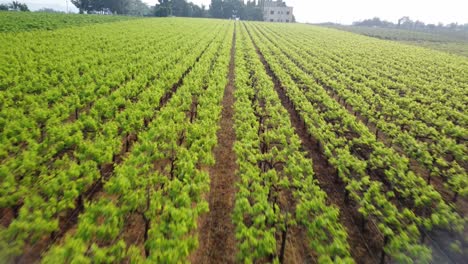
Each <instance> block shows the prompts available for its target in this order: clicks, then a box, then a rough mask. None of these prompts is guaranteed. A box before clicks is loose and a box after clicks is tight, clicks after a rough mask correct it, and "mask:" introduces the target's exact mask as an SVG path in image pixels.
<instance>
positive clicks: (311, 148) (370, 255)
mask: <svg viewBox="0 0 468 264" xmlns="http://www.w3.org/2000/svg"><path fill="white" fill-rule="evenodd" d="M249 35H250V33H249ZM254 45H255V48H256V50H257V54H258V55H259V57H260V60H261V61H262V63H263V64H264V66H265V69H266V71H267V73H268V74H269V75H270V77H271V78H272V79H273V80H274V83H275V89H276V91H277V93H278V95H279V97H280V99H281V103H282V105H283V107H285V108H286V109H287V110H288V112H289V115H290V119H291V123H292V125H293V126H294V128H295V131H296V133H297V134H298V135H299V137H300V138H301V141H302V146H303V148H304V150H305V151H306V152H307V154H308V157H310V158H311V159H312V161H313V166H314V171H315V174H316V177H317V179H318V181H319V185H320V187H321V189H322V190H324V191H325V192H326V193H327V196H328V200H329V201H330V203H331V204H333V205H336V206H338V207H339V208H340V220H341V223H342V224H343V225H344V226H345V227H346V230H347V233H348V243H349V244H350V250H351V255H352V257H353V258H354V260H355V261H356V262H357V263H379V256H378V253H380V252H381V250H382V244H383V241H382V238H381V236H380V233H378V231H377V230H376V229H375V228H371V226H369V225H370V224H367V225H366V229H365V232H364V234H363V233H362V232H361V231H360V228H359V227H358V224H357V219H359V214H358V212H357V210H356V209H355V208H353V207H352V206H350V205H346V204H345V202H344V200H345V199H344V192H343V191H342V190H344V188H345V186H344V184H342V183H336V182H335V181H334V175H335V174H336V171H335V170H334V169H333V168H332V167H331V166H330V165H329V164H328V162H327V159H326V157H325V156H324V155H323V154H322V152H321V150H320V148H319V146H318V142H317V141H316V140H315V139H313V138H312V137H311V136H310V135H309V133H308V132H307V129H306V127H305V125H304V122H303V121H302V120H301V118H300V116H299V114H298V113H297V111H296V110H295V108H294V106H293V104H292V103H291V101H290V100H289V99H288V97H287V95H286V93H285V91H284V90H283V88H282V86H281V83H280V81H279V79H278V78H277V77H276V76H275V74H274V73H273V71H272V70H271V68H270V66H269V65H268V63H267V62H266V60H265V58H264V57H263V54H262V53H261V51H260V50H259V49H258V47H257V45H256V44H255V43H254ZM302 233H303V232H302Z"/></svg>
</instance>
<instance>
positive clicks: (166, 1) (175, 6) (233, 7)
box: [71, 0, 263, 20]
mask: <svg viewBox="0 0 468 264" xmlns="http://www.w3.org/2000/svg"><path fill="white" fill-rule="evenodd" d="M71 2H72V3H73V4H74V5H75V6H76V7H77V8H78V9H79V11H80V14H83V13H99V12H110V13H113V14H122V15H135V14H136V15H145V16H157V17H166V16H178V17H211V18H233V17H239V18H240V19H243V20H263V13H262V10H261V9H260V7H259V6H258V5H257V1H256V0H252V1H251V0H247V2H244V1H243V0H212V1H211V4H210V5H209V7H208V8H207V7H206V6H205V5H201V6H198V5H196V4H194V3H192V2H187V1H186V0H158V3H157V4H156V5H155V6H154V7H149V6H148V5H146V4H145V3H143V2H142V1H141V0H71Z"/></svg>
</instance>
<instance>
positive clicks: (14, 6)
mask: <svg viewBox="0 0 468 264" xmlns="http://www.w3.org/2000/svg"><path fill="white" fill-rule="evenodd" d="M9 10H13V11H22V12H29V8H28V5H26V4H23V3H20V2H18V1H13V2H11V3H9V4H0V11H9Z"/></svg>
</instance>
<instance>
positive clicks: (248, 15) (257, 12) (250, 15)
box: [240, 0, 263, 21]
mask: <svg viewBox="0 0 468 264" xmlns="http://www.w3.org/2000/svg"><path fill="white" fill-rule="evenodd" d="M240 18H241V19H242V20H255V21H263V12H262V9H261V8H260V6H257V4H256V3H255V0H253V1H247V3H246V4H245V5H244V6H243V8H242V10H241V13H240Z"/></svg>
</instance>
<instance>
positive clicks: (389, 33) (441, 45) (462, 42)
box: [327, 25, 468, 57]
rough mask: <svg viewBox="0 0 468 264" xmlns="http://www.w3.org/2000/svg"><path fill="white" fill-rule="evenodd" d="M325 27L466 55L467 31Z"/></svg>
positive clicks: (467, 53) (467, 48)
mask: <svg viewBox="0 0 468 264" xmlns="http://www.w3.org/2000/svg"><path fill="white" fill-rule="evenodd" d="M327 27H332V28H336V29H340V30H345V31H349V32H353V33H357V34H361V35H365V36H369V37H374V38H379V39H385V40H393V41H398V42H401V43H405V44H411V45H416V46H421V47H426V48H431V49H435V50H440V51H445V52H449V53H452V54H457V55H462V56H467V57H468V31H461V30H460V31H449V30H443V31H442V30H441V31H417V30H408V29H396V28H382V27H364V26H343V25H327Z"/></svg>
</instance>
